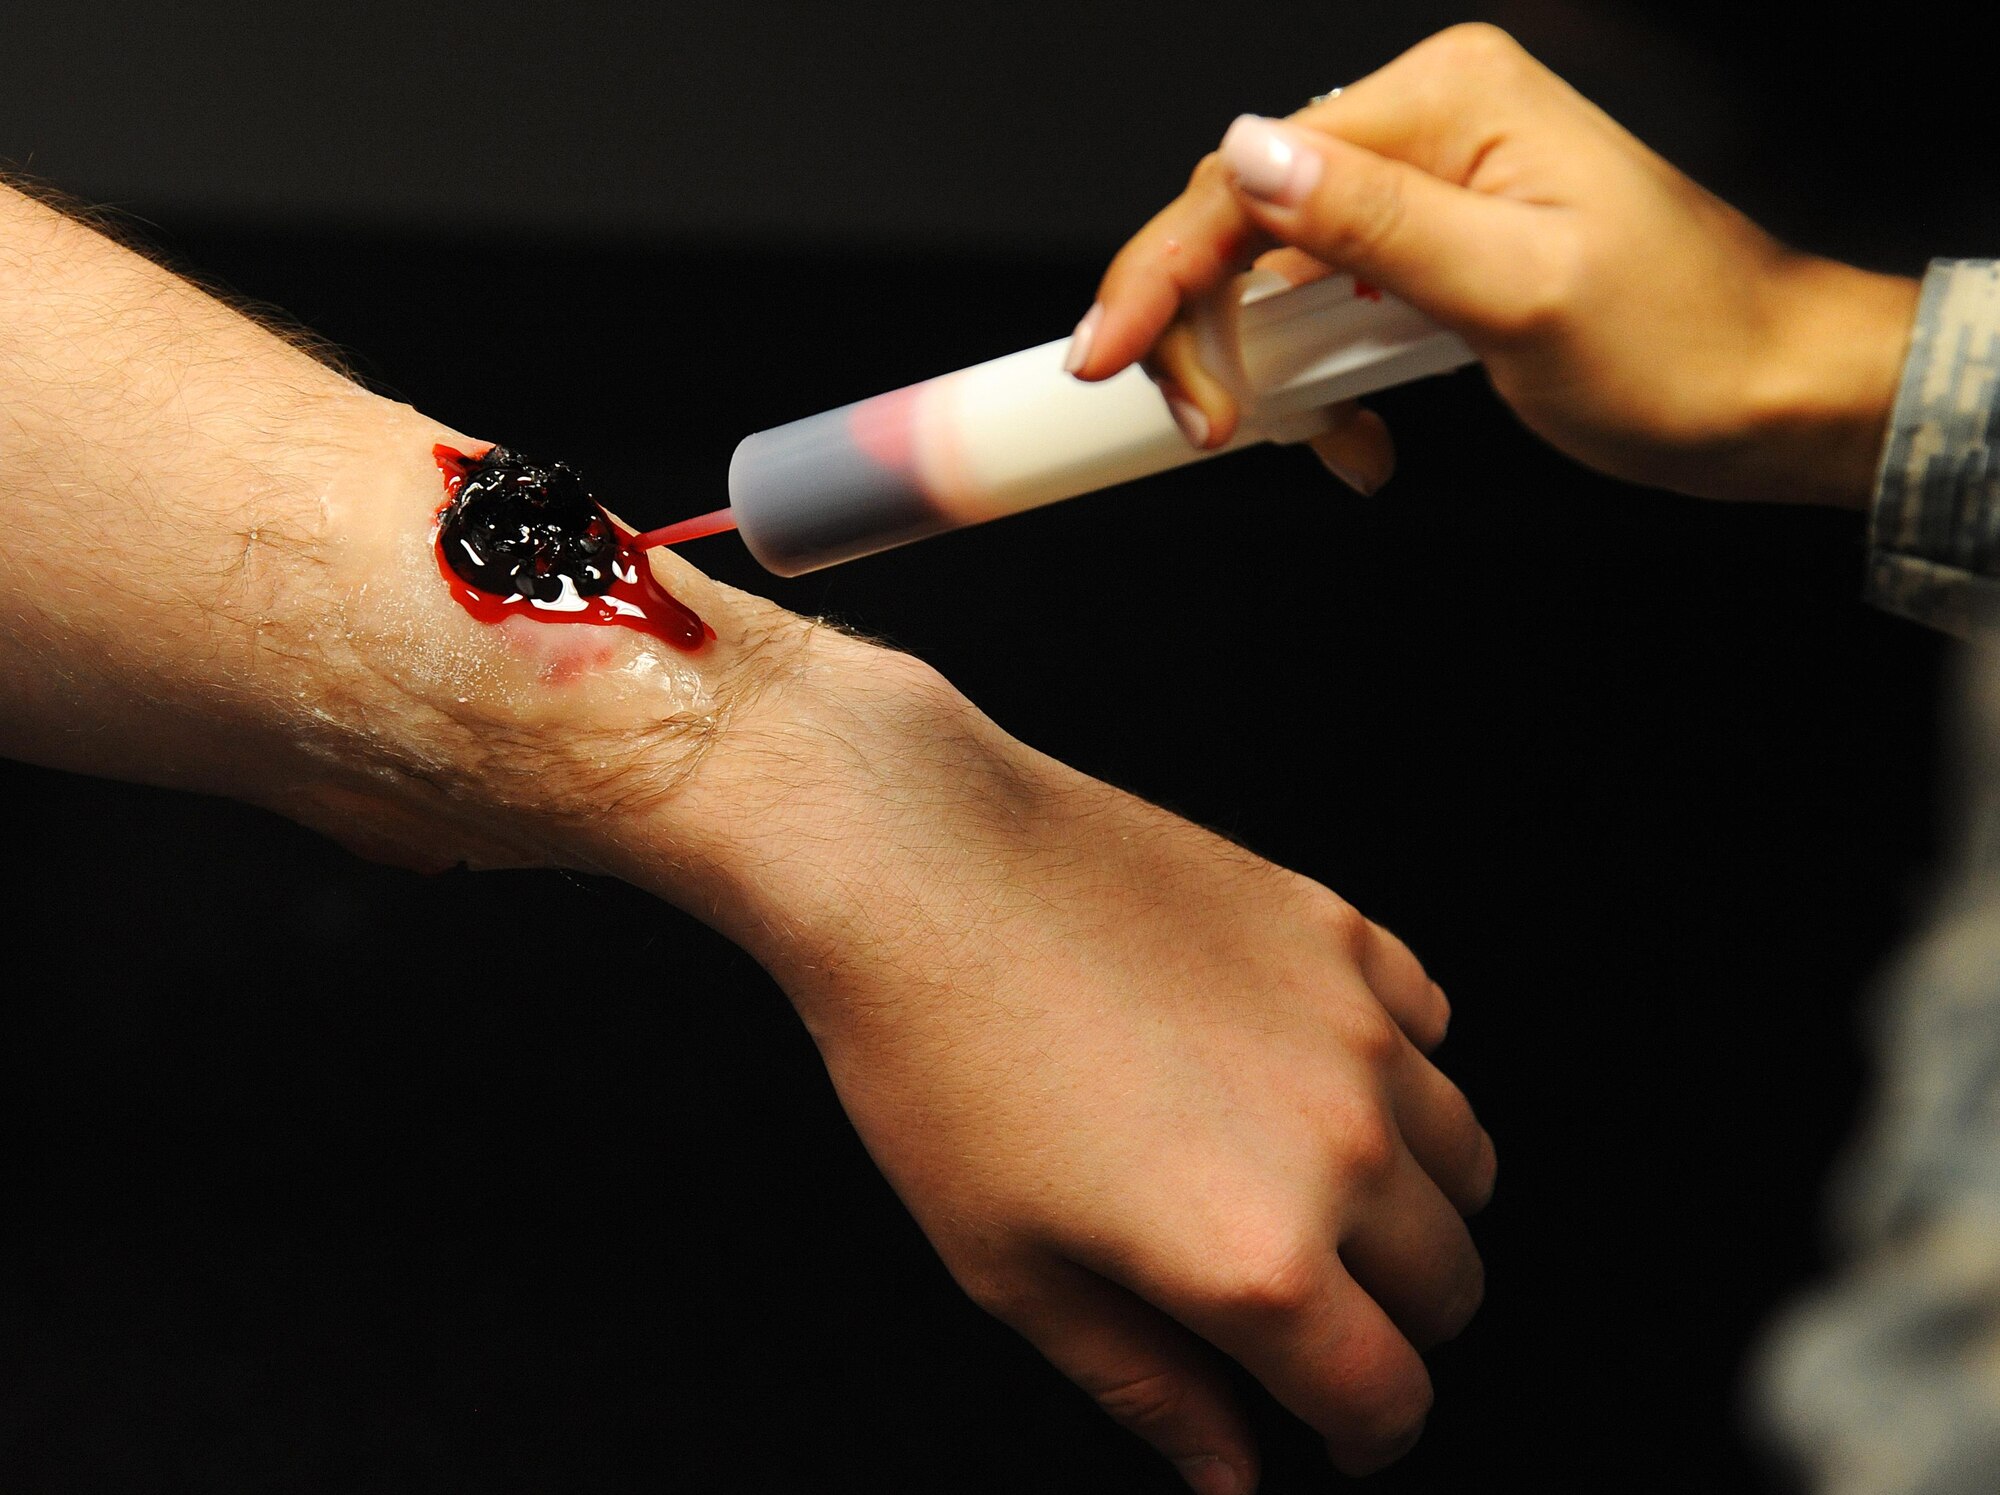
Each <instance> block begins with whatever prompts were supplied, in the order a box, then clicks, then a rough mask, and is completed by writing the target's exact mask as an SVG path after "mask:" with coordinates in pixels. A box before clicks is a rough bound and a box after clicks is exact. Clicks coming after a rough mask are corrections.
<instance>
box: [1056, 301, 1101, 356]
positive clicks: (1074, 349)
mask: <svg viewBox="0 0 2000 1495" xmlns="http://www.w3.org/2000/svg"><path fill="white" fill-rule="evenodd" d="M1103 320H1104V308H1103V307H1102V306H1101V305H1099V304H1098V303H1097V302H1095V301H1093V302H1092V303H1091V304H1090V310H1089V311H1087V312H1085V313H1084V314H1083V320H1082V321H1081V322H1078V323H1077V324H1076V331H1074V332H1072V333H1071V334H1070V335H1069V352H1067V353H1065V354H1064V355H1063V372H1064V373H1066V374H1074V373H1075V372H1077V370H1079V369H1081V368H1082V367H1083V365H1084V361H1085V360H1086V359H1088V358H1089V357H1090V345H1091V343H1092V342H1093V341H1094V340H1095V339H1096V337H1097V324H1098V323H1099V322H1102V321H1103Z"/></svg>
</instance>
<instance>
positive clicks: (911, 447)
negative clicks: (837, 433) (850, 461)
mask: <svg viewBox="0 0 2000 1495" xmlns="http://www.w3.org/2000/svg"><path fill="white" fill-rule="evenodd" d="M922 388H923V386H922V385H921V384H912V385H910V386H909V387H908V388H907V389H892V390H890V391H889V393H887V394H885V395H877V396H875V398H874V399H872V400H863V401H862V402H861V403H860V404H859V405H856V406H855V407H854V409H853V410H852V411H850V412H849V414H848V417H847V429H848V432H849V434H850V435H852V436H853V437H854V444H855V445H856V446H857V447H859V448H860V449H861V450H862V451H863V452H864V453H866V454H867V455H868V456H870V457H872V458H874V459H875V460H876V461H877V462H880V463H881V464H882V465H883V466H884V467H886V468H888V469H889V470H890V471H891V472H910V471H913V470H914V469H915V467H916V465H917V398H918V391H920V390H921V389H922Z"/></svg>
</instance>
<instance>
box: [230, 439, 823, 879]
mask: <svg viewBox="0 0 2000 1495" xmlns="http://www.w3.org/2000/svg"><path fill="white" fill-rule="evenodd" d="M363 424H364V425H365V427H366V429H363V430H361V431H358V432H354V433H352V439H353V440H354V441H355V442H356V444H357V445H358V446H360V447H361V449H363V450H365V451H368V452H371V453H395V454H397V455H396V456H394V457H393V458H392V459H390V460H389V461H387V462H386V463H385V462H383V461H382V460H381V459H380V458H379V457H374V458H370V459H368V460H365V461H363V462H360V463H357V464H355V465H354V466H353V467H351V468H347V469H345V470H343V471H340V472H339V473H338V475H336V476H334V477H333V479H332V481H331V482H329V483H328V484H327V485H326V486H325V487H324V488H323V489H322V490H321V493H320V503H319V508H320V514H319V515H318V516H317V518H316V520H314V521H312V522H311V528H312V529H314V530H316V531H318V532H319V534H321V535H322V536H324V537H326V539H327V540H328V541H329V542H330V543H331V545H332V548H333V550H332V554H331V555H329V557H328V558H329V559H333V558H334V557H335V556H337V557H338V559H337V560H335V561H334V565H333V566H332V567H331V568H330V569H328V570H324V571H319V572H317V573H316V576H317V582H318V583H320V584H318V585H315V586H314V591H315V592H316V594H317V598H318V601H317V604H316V610H317V611H318V612H319V616H320V617H321V618H323V619H325V620H326V622H325V623H324V624H323V625H322V626H321V627H320V628H318V629H316V630H314V631H315V632H316V634H317V638H316V639H315V640H313V642H312V645H311V646H310V647H312V648H313V649H314V650H315V651H316V652H325V653H330V654H345V655H346V656H347V657H348V658H351V659H353V660H355V664H356V666H358V667H356V668H344V669H335V670H332V671H329V672H328V673H327V675H326V676H325V677H324V678H322V680H321V681H320V684H319V686H318V688H317V691H316V694H317V695H318V696H319V699H317V700H313V701H306V700H301V701H300V702H299V703H298V704H299V705H300V706H302V707H304V708H306V709H307V710H308V711H309V712H310V714H311V716H312V717H313V718H315V719H316V720H317V722H318V723H319V726H318V727H317V728H316V729H309V730H310V731H311V732H312V735H314V736H317V737H320V738H322V739H323V744H322V745H323V749H324V750H323V751H321V752H319V753H317V754H315V756H316V757H318V758H320V759H321V760H322V761H323V762H328V763H333V762H337V763H340V764H342V765H347V766H349V768H348V769H344V770H343V771H341V772H339V773H337V774H335V775H333V776H332V777H331V779H330V780H329V779H325V778H322V779H320V780H318V781H317V782H314V783H312V784H311V785H310V786H309V787H301V788H300V789H298V790H297V791H296V792H289V793H281V794H280V795H278V796H275V797H274V807H276V808H280V809H282V810H283V811H284V812H285V813H288V814H292V815H294V816H296V817H297V818H300V819H303V820H306V821H307V822H308V823H310V824H313V825H316V826H318V827H320V828H321V829H324V830H327V831H329V832H330V833H332V834H333V835H335V836H336V838H337V839H340V840H342V841H344V842H346V843H347V844H348V845H349V846H350V847H352V848H353V849H355V850H357V851H361V852H362V853H363V854H365V855H371V856H375V857H377V858H378V859H383V860H390V861H396V862H401V863H404V864H406V865H413V866H419V867H425V868H441V867H445V866H450V865H452V864H454V863H456V862H459V861H466V862H470V863H472V864H473V865H519V864H530V863H539V862H542V861H546V860H548V859H549V857H550V855H551V854H552V853H558V847H557V846H555V845H552V841H553V842H559V843H561V844H560V848H559V855H560V857H561V858H562V859H564V860H567V861H568V862H569V864H570V865H579V863H581V864H584V865H600V866H601V870H606V871H617V870H620V866H619V865H618V864H619V863H620V862H621V861H622V859H621V858H620V857H618V856H617V855H616V853H615V852H614V853H613V855H612V856H611V858H610V861H609V863H606V862H605V859H604V857H603V856H602V855H600V854H595V853H601V852H603V851H604V850H606V848H604V847H603V846H602V845H601V842H600V839H599V838H598V837H596V836H593V837H592V838H591V840H590V846H591V848H593V850H591V851H579V850H578V849H577V848H576V847H573V846H570V845H568V844H567V843H568V842H569V840H570V839H571V838H570V836H569V835H568V832H569V831H570V830H573V829H574V828H575V827H577V826H578V825H579V824H581V823H582V822H584V821H585V820H586V819H591V818H596V819H600V820H601V818H602V815H603V812H606V811H617V810H620V809H628V810H629V809H631V808H634V807H636V806H639V805H643V804H645V803H648V802H652V801H656V800H658V799H659V798H661V797H662V796H664V795H667V794H670V793H672V792H674V791H675V790H676V789H677V788H678V787H679V785H680V784H681V782H682V781H683V780H684V779H685V777H686V775H687V773H688V772H689V771H691V770H692V768H693V767H694V765H695V764H696V763H697V762H698V761H699V759H700V758H701V756H702V754H703V749H704V748H705V747H706V746H707V745H708V742H709V740H710V739H711V738H712V737H713V736H714V735H715V733H716V732H717V731H718V730H719V728H720V726H721V723H722V720H723V718H724V716H725V714H726V713H725V709H724V708H725V705H726V703H728V702H729V701H731V700H734V699H737V698H739V697H740V696H742V695H743V694H744V693H745V692H746V691H749V690H751V689H753V688H754V686H755V683H756V682H757V681H759V680H762V679H764V678H766V676H767V675H768V673H769V671H770V670H772V669H774V668H777V667H779V662H780V659H781V658H782V657H783V656H786V655H787V653H788V651H787V650H785V649H784V648H782V647H779V646H780V645H781V644H782V641H783V640H784V639H785V638H788V637H790V636H791V633H793V632H797V633H799V634H800V635H803V634H804V633H806V632H808V631H809V630H808V629H807V628H806V625H805V623H804V620H802V619H793V618H791V617H790V615H787V614H781V613H779V612H778V610H776V609H774V608H769V607H765V606H759V605H756V604H755V603H754V602H752V601H751V600H750V599H744V598H741V597H740V596H736V595H735V594H731V593H730V592H729V589H727V588H723V587H719V586H718V585H717V584H716V583H713V582H711V581H709V580H708V578H707V577H705V576H703V575H702V574H701V573H700V572H699V571H696V570H695V569H694V568H692V567H690V566H688V565H686V564H685V563H684V562H682V561H680V560H679V559H678V558H677V557H674V556H672V555H671V554H668V553H663V552H660V551H653V552H647V553H639V552H636V551H633V550H632V549H631V548H630V547H629V545H628V544H627V543H626V542H627V541H628V540H629V539H630V538H631V536H632V531H631V529H630V528H629V527H627V526H625V525H623V524H621V523H620V522H618V520H617V519H616V518H615V517H614V516H613V515H611V514H609V513H607V512H606V511H605V510H604V509H603V508H602V507H601V506H600V505H599V504H598V503H597V502H596V501H595V499H593V498H592V497H591V495H590V494H589V491H588V490H587V489H586V488H585V486H584V484H583V482H582V480H581V479H580V478H579V477H578V476H577V474H576V473H575V472H574V471H572V470H571V469H569V468H567V467H563V466H559V465H544V464H540V463H536V462H532V461H529V460H527V459H526V458H523V457H521V456H519V455H518V454H516V453H513V452H511V451H507V450H504V449H502V448H498V447H495V446H494V445H492V444H491V443H488V442H483V441H477V440H474V439H472V438H469V437H466V436H463V435H461V434H459V433H457V432H453V431H451V430H449V429H448V428H445V427H441V426H439V425H437V424H436V423H434V422H432V421H430V420H428V419H426V418H425V417H423V416H421V415H419V414H418V413H417V412H415V411H413V410H411V409H409V408H408V407H406V406H382V405H379V404H376V405H373V406H372V410H371V412H370V413H369V414H367V415H365V416H364V417H363ZM274 539H275V537H274V536H271V535H269V534H266V535H265V536H264V537H263V541H264V542H265V543H269V542H271V541H273V540H274ZM454 551H455V552H456V556H457V560H458V564H456V565H454V564H453V556H454ZM503 587H504V588H506V589H507V590H504V591H503V590H501V588H503ZM767 614H769V616H767ZM704 615H706V616H707V617H712V618H715V619H716V620H717V621H718V622H719V623H720V624H721V625H722V626H721V627H720V628H719V629H718V628H716V627H714V626H711V625H710V624H709V623H707V622H705V621H704ZM718 635H719V636H718ZM384 687H386V689H384ZM357 723H358V724H359V726H358V727H357V726H356V725H355V724H357ZM357 738H358V739H359V740H357ZM356 764H359V765H363V766H362V768H361V770H360V771H359V772H354V771H350V770H351V766H352V765H356ZM496 800H497V801H498V807H499V808H501V809H502V811H503V815H502V817H500V823H501V825H502V826H503V827H504V829H503V831H502V834H501V836H500V837H498V838H496V837H495V835H494V830H495V821H494V818H493V817H491V816H490V815H486V814H478V813H468V814H467V816H466V835H465V836H464V837H460V838H453V837H449V836H440V835H438V834H436V829H435V828H436V827H437V825H438V823H439V821H440V819H445V820H449V819H452V818H455V815H454V812H455V809H456V807H457V806H458V805H461V804H463V805H466V806H468V807H469V806H473V805H484V806H492V805H494V803H495V801H496ZM510 805H511V806H514V807H517V808H518V810H519V812H520V813H519V816H518V818H513V817H509V816H507V815H506V814H505V813H504V811H505V810H506V808H507V807H508V806H510ZM427 827H428V829H426V828H427ZM516 833H518V836H517V834H516Z"/></svg>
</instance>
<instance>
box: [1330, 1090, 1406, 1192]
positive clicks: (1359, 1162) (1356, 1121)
mask: <svg viewBox="0 0 2000 1495" xmlns="http://www.w3.org/2000/svg"><path fill="white" fill-rule="evenodd" d="M1401 1147H1402V1138H1401V1137H1400V1136H1398V1135H1397V1132H1396V1129H1395V1127H1394V1126H1393V1125H1392V1124H1391V1123H1390V1121H1389V1119H1388V1117H1386V1116H1384V1115H1383V1114H1382V1113H1381V1112H1380V1111H1377V1110H1372V1109H1371V1110H1361V1109H1358V1108H1357V1109H1356V1110H1354V1111H1353V1112H1350V1113H1349V1114H1348V1115H1346V1116H1344V1117H1342V1118H1341V1120H1340V1124H1339V1125H1338V1127H1337V1128H1336V1129H1335V1131H1334V1136H1333V1154H1334V1165H1335V1167H1336V1168H1337V1169H1338V1170H1339V1174H1340V1177H1341V1178H1342V1179H1343V1180H1345V1181H1346V1182H1347V1183H1349V1184H1353V1185H1359V1186H1361V1187H1363V1188H1366V1187H1368V1186H1370V1185H1373V1184H1379V1183H1381V1182H1382V1181H1384V1180H1385V1179H1387V1178H1388V1177H1389V1175H1390V1173H1391V1172H1392V1171H1394V1169H1395V1166H1396V1155H1397V1153H1398V1151H1399V1150H1400V1149H1401Z"/></svg>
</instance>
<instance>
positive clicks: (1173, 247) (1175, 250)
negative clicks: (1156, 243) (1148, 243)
mask: <svg viewBox="0 0 2000 1495" xmlns="http://www.w3.org/2000/svg"><path fill="white" fill-rule="evenodd" d="M1180 252H1181V241H1180V240H1179V239H1169V240H1167V242H1166V243H1164V244H1162V245H1161V246H1160V253H1161V254H1162V255H1164V256H1165V257H1166V258H1168V259H1172V258H1173V257H1174V256H1175V255H1177V254H1179V253H1180Z"/></svg>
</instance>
